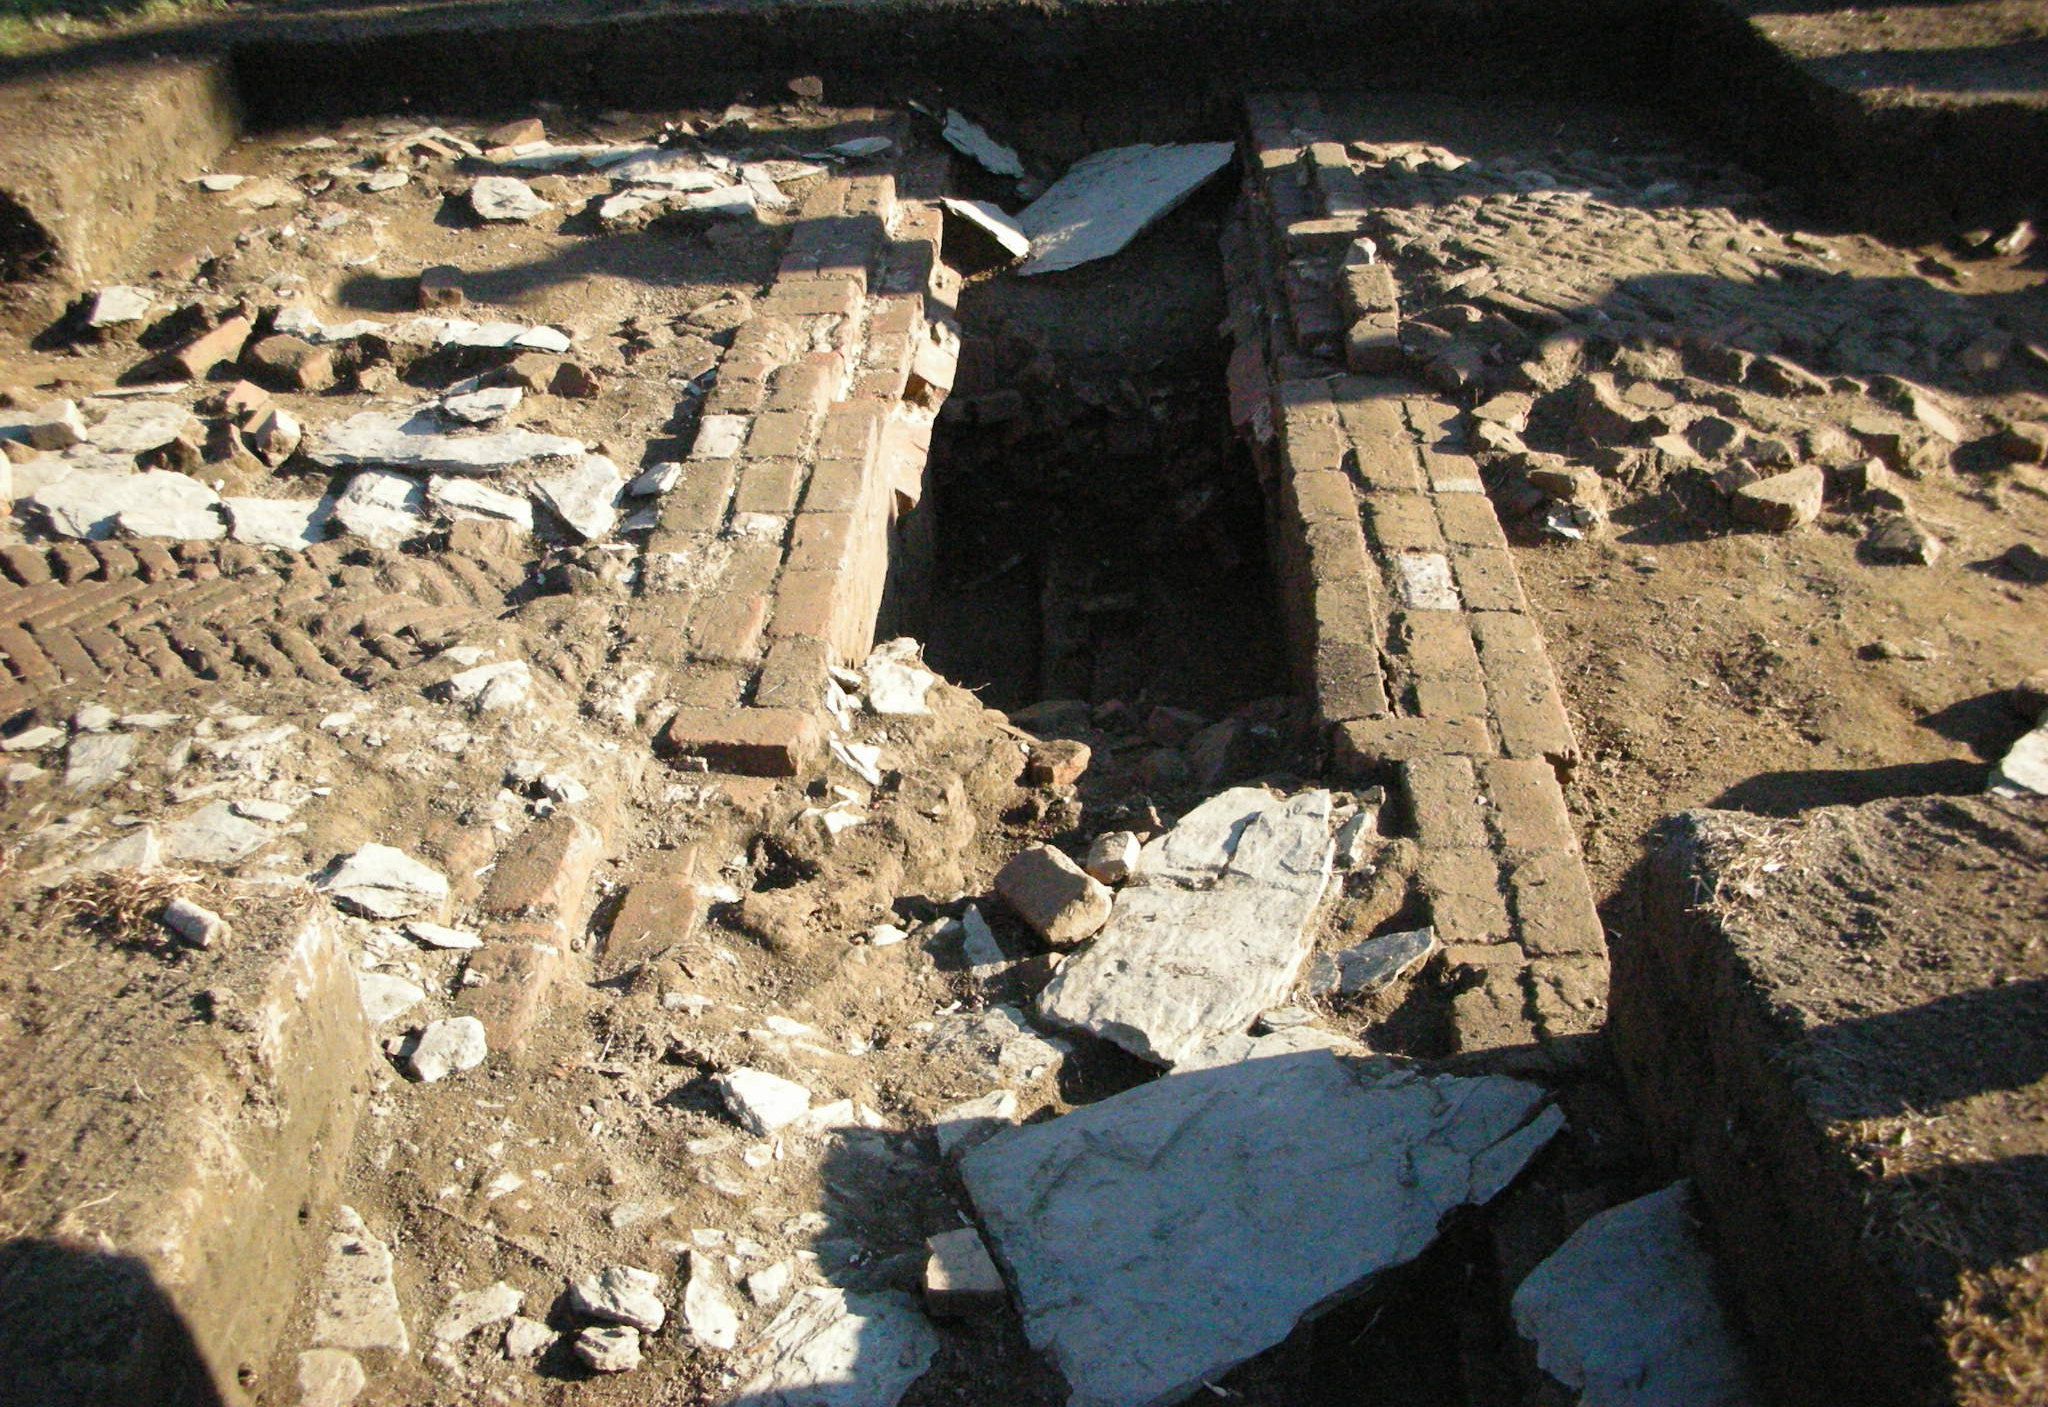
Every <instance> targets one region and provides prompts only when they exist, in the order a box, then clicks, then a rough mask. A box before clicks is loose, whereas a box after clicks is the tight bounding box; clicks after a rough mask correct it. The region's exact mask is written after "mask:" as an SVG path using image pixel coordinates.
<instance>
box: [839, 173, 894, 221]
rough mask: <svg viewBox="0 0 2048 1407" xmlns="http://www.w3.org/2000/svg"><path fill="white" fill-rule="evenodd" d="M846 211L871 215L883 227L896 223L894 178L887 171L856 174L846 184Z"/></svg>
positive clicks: (850, 213)
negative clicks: (869, 174) (874, 173)
mask: <svg viewBox="0 0 2048 1407" xmlns="http://www.w3.org/2000/svg"><path fill="white" fill-rule="evenodd" d="M846 213H847V214H848V215H852V216H861V215H866V216H871V217H872V218H874V219H875V220H878V221H880V222H881V225H882V227H883V228H884V229H887V228H888V227H889V226H891V225H894V224H895V223H896V178H895V177H894V176H893V175H891V174H890V173H888V172H887V171H883V172H880V173H878V174H876V175H873V176H856V177H854V178H853V179H852V180H851V181H849V182H847V185H846Z"/></svg>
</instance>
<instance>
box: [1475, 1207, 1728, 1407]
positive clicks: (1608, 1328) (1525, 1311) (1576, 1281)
mask: <svg viewBox="0 0 2048 1407" xmlns="http://www.w3.org/2000/svg"><path fill="white" fill-rule="evenodd" d="M1686 1203H1687V1185H1686V1184H1685V1183H1683V1182H1677V1183H1673V1184H1672V1185H1671V1186H1669V1187H1667V1188H1665V1189H1664V1190H1663V1191H1661V1192H1652V1193H1651V1194H1650V1195H1649V1196H1647V1197H1639V1198H1637V1199H1636V1200H1635V1201H1633V1202H1625V1203H1623V1204H1622V1205H1621V1206H1618V1207H1614V1208H1611V1209H1609V1210H1607V1211H1604V1212H1601V1213H1600V1214H1599V1215H1598V1216H1595V1217H1592V1218H1590V1219H1589V1220H1588V1221H1587V1222H1586V1224H1585V1225H1583V1226H1581V1227H1580V1228H1579V1229H1578V1230H1577V1231H1575V1232H1573V1233H1572V1235H1571V1237H1570V1239H1569V1240H1567V1241H1566V1242H1565V1243H1564V1244H1563V1245H1562V1246H1560V1247H1558V1248H1557V1250H1556V1251H1555V1252H1553V1253H1552V1254H1551V1256H1550V1258H1549V1259H1548V1260H1546V1261H1544V1262H1543V1264H1541V1265H1539V1266H1537V1267H1536V1269H1535V1270H1533V1271H1532V1272H1530V1274H1529V1278H1528V1279H1526V1280H1524V1281H1523V1282H1522V1284H1521V1287H1520V1288H1519V1289H1517V1290H1516V1291H1515V1297H1514V1315H1515V1327H1516V1328H1518V1329H1520V1330H1521V1332H1522V1335H1523V1336H1524V1337H1525V1338H1529V1339H1532V1340H1534V1341H1535V1344H1536V1361H1537V1363H1538V1364H1539V1365H1540V1366H1541V1367H1542V1369H1543V1371H1544V1372H1546V1373H1548V1374H1549V1375H1550V1376H1551V1377H1553V1378H1555V1379H1556V1380H1557V1381H1559V1382H1561V1383H1563V1384H1564V1385H1565V1386H1566V1387H1568V1388H1571V1389H1573V1390H1575V1391H1576V1392H1578V1394H1579V1401H1580V1402H1582V1403H1584V1404H1585V1407H1749V1404H1751V1403H1754V1402H1755V1401H1756V1400H1757V1399H1756V1395H1755V1392H1754V1389H1753V1387H1752V1385H1751V1382H1750V1378H1749V1373H1748V1370H1747V1368H1746V1366H1745V1364H1744V1363H1743V1359H1742V1356H1741V1354H1740V1352H1739V1351H1738V1350H1737V1348H1736V1346H1735V1342H1734V1340H1733V1338H1732V1336H1731V1335H1730V1334H1729V1331H1728V1323H1727V1320H1726V1319H1725V1317H1724V1316H1723V1315H1722V1313H1721V1306H1720V1302H1719V1301H1718V1300H1717V1299H1716V1298H1715V1295H1714V1286H1713V1267H1712V1266H1711V1264H1710V1263H1709V1262H1708V1260H1707V1255H1706V1252H1705V1250H1704V1249H1703V1248H1702V1247H1701V1245H1700V1243H1699V1237H1698V1233H1697V1231H1696V1230H1695V1228H1694V1225H1693V1220H1692V1215H1691V1212H1690V1211H1689V1209H1688V1207H1687V1205H1686Z"/></svg>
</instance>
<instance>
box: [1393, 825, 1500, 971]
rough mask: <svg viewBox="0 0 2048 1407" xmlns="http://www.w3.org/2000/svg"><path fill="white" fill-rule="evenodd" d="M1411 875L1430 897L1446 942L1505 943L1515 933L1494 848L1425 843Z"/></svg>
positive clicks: (1433, 918)
mask: <svg viewBox="0 0 2048 1407" xmlns="http://www.w3.org/2000/svg"><path fill="white" fill-rule="evenodd" d="M1415 879H1416V883H1417V885H1418V886H1419V887H1420V888H1421V890H1422V892H1423V895H1424V896H1425V897H1426V898H1427V899H1428V900H1429V907H1430V918H1431V921H1432V922H1433V923H1434V924H1435V926H1436V932H1437V937H1438V938H1440V939H1441V940H1442V941H1444V942H1445V943H1461V944H1493V943H1498V944H1506V943H1507V941H1508V940H1509V939H1510V938H1512V937H1513V936H1514V925H1513V923H1512V922H1511V921H1510V920H1509V917H1508V901H1507V895H1506V893H1505V892H1504V891H1503V890H1502V888H1501V875H1500V859H1499V857H1498V856H1496V855H1495V854H1494V852H1493V851H1491V850H1489V849H1484V848H1481V847H1476V846H1467V847H1464V848H1462V849H1449V850H1445V849H1425V850H1424V851H1423V852H1422V858H1421V862H1420V863H1419V864H1418V865H1417V867H1416V874H1415ZM1517 951H1519V949H1518V950H1517Z"/></svg>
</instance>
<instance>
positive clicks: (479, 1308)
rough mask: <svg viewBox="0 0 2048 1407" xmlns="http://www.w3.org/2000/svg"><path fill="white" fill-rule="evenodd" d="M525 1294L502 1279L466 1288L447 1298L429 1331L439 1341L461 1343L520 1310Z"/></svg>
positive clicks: (524, 1300)
mask: <svg viewBox="0 0 2048 1407" xmlns="http://www.w3.org/2000/svg"><path fill="white" fill-rule="evenodd" d="M525 1302H526V1296H525V1295H524V1294H523V1293H522V1292H520V1291H518V1290H515V1289H513V1288H512V1287H511V1286H510V1285H508V1284H506V1283H505V1282H504V1281H503V1280H500V1281H498V1282H497V1283H496V1284H494V1285H487V1286H485V1287H484V1288H483V1289H481V1290H467V1291H464V1292H463V1293H462V1294H459V1295H457V1296H455V1298H454V1299H452V1300H450V1301H449V1302H448V1308H447V1309H446V1310H444V1311H443V1312H442V1314H441V1317H440V1318H439V1319H436V1320H435V1321H434V1327H433V1328H432V1329H430V1330H429V1331H428V1332H429V1333H430V1334H431V1335H432V1336H433V1338H434V1339H435V1340H436V1341H437V1342H440V1343H460V1342H461V1341H462V1340H463V1339H466V1338H468V1337H469V1336H470V1335H471V1334H473V1333H475V1332H476V1331H477V1330H478V1329H481V1328H483V1327H484V1326H486V1325H488V1324H497V1323H501V1322H502V1321H504V1320H507V1319H510V1318H512V1317H513V1316H514V1315H516V1314H517V1313H519V1306H520V1305H522V1304H524V1303H525Z"/></svg>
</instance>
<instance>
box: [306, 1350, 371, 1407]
mask: <svg viewBox="0 0 2048 1407" xmlns="http://www.w3.org/2000/svg"><path fill="white" fill-rule="evenodd" d="M368 1382H369V1379H368V1378H367V1377H366V1376H364V1373H363V1365H362V1364H360V1363H358V1362H356V1357H355V1355H354V1354H352V1353H345V1352H343V1351H342V1350H341V1349H338V1348H315V1349H309V1350H307V1351H306V1352H305V1353H302V1354H300V1355H299V1407H348V1404H349V1403H351V1402H353V1401H355V1400H356V1398H357V1396H358V1395H360V1394H361V1392H362V1390H363V1388H364V1387H365V1386H366V1385H367V1384H368Z"/></svg>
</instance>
